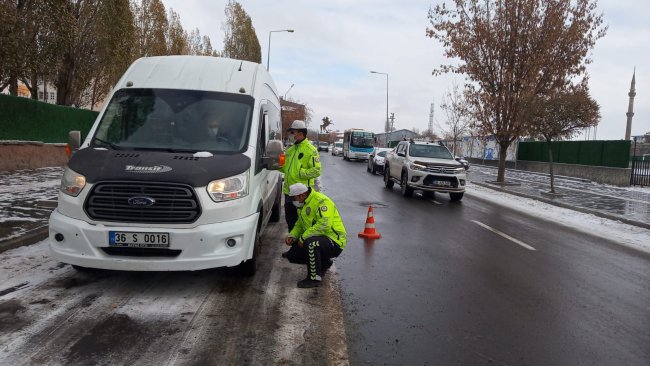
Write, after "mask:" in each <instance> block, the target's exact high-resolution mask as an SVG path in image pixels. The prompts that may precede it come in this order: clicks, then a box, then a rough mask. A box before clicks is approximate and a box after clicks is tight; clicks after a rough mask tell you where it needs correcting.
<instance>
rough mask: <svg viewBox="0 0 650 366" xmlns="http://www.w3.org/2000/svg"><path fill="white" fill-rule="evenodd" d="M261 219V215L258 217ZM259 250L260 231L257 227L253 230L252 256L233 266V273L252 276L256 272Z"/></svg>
mask: <svg viewBox="0 0 650 366" xmlns="http://www.w3.org/2000/svg"><path fill="white" fill-rule="evenodd" d="M260 220H261V217H260ZM259 252H260V232H259V228H258V229H257V231H256V232H255V241H254V242H253V257H252V258H251V259H249V260H247V261H244V262H242V263H241V264H240V265H238V266H237V267H235V273H236V274H237V275H238V276H241V277H253V276H254V275H255V272H257V258H258V257H259V254H260V253H259Z"/></svg>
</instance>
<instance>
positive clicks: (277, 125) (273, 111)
mask: <svg viewBox="0 0 650 366" xmlns="http://www.w3.org/2000/svg"><path fill="white" fill-rule="evenodd" d="M267 106H268V110H267V111H268V119H267V120H268V129H269V140H278V141H282V119H281V118H280V110H279V109H278V108H276V107H275V106H274V105H273V104H268V105H267Z"/></svg>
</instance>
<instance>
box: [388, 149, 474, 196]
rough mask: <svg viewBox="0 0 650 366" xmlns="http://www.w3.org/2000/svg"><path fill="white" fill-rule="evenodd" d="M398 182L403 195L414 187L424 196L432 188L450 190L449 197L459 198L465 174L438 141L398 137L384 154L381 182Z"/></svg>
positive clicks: (409, 193)
mask: <svg viewBox="0 0 650 366" xmlns="http://www.w3.org/2000/svg"><path fill="white" fill-rule="evenodd" d="M395 183H397V184H399V185H400V188H401V192H402V194H403V195H404V196H407V197H410V196H412V195H413V191H414V190H416V189H419V190H421V191H422V192H423V193H424V196H425V197H427V196H428V197H431V196H433V193H434V192H446V193H449V197H450V198H451V200H452V201H460V200H461V199H462V198H463V194H464V193H465V185H466V184H467V175H466V173H465V168H464V167H463V165H462V164H461V163H459V162H458V161H456V160H455V159H454V155H452V153H451V152H450V151H449V150H448V149H447V147H445V146H444V145H442V144H440V143H433V142H420V141H417V142H416V141H412V140H411V141H400V143H399V144H397V146H396V147H395V149H393V150H391V151H389V152H388V153H387V154H386V164H385V169H384V184H385V185H386V188H389V189H390V188H393V184H395Z"/></svg>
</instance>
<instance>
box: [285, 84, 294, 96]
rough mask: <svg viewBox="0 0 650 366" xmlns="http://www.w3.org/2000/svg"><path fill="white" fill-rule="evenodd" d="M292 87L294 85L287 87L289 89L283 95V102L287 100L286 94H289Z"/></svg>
mask: <svg viewBox="0 0 650 366" xmlns="http://www.w3.org/2000/svg"><path fill="white" fill-rule="evenodd" d="M293 85H294V84H291V86H290V87H289V89H287V92H286V93H284V100H287V94H289V91H291V88H293Z"/></svg>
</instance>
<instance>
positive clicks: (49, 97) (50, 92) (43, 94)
mask: <svg viewBox="0 0 650 366" xmlns="http://www.w3.org/2000/svg"><path fill="white" fill-rule="evenodd" d="M2 94H9V87H6V88H5V89H4V90H3V91H2ZM18 96H19V97H23V98H31V97H32V94H31V93H30V91H29V89H28V88H27V85H25V84H24V83H23V82H22V81H20V80H19V81H18ZM38 100H39V101H41V102H45V103H50V104H56V88H55V87H54V85H52V84H48V85H47V91H45V88H44V85H43V84H42V83H41V84H39V85H38Z"/></svg>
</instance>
